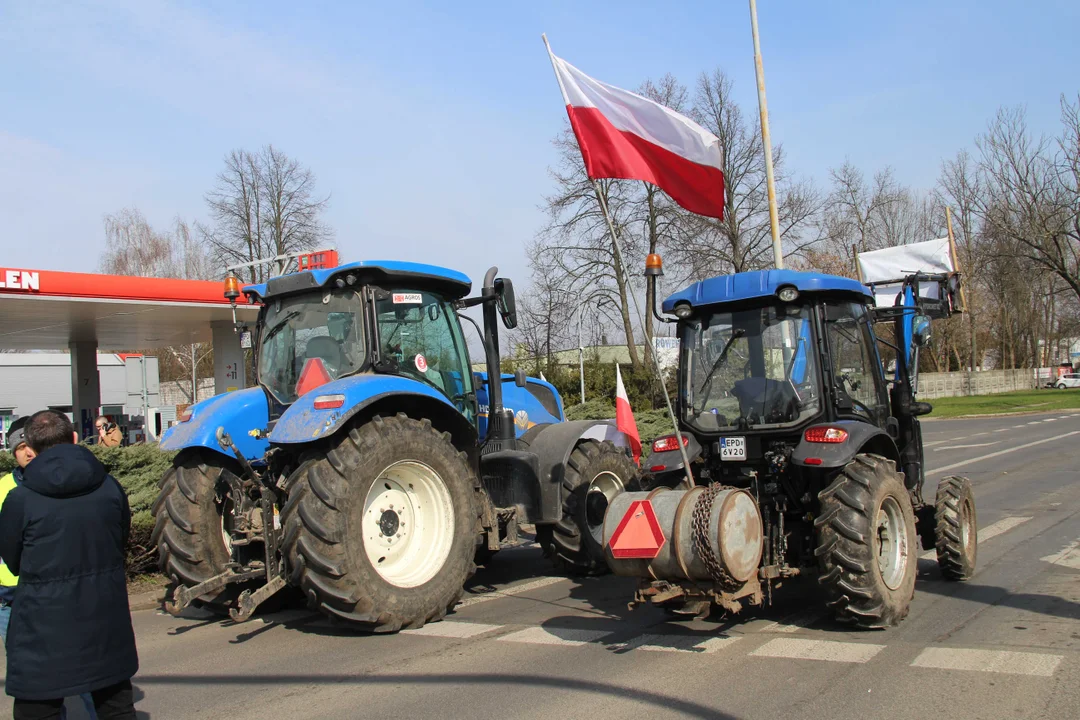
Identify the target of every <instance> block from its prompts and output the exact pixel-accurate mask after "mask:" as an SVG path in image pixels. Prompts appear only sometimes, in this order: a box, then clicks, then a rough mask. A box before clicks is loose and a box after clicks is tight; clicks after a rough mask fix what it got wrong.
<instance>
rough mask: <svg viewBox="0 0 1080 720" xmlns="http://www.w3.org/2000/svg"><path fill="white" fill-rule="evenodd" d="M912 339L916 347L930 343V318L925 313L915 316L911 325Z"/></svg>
mask: <svg viewBox="0 0 1080 720" xmlns="http://www.w3.org/2000/svg"><path fill="white" fill-rule="evenodd" d="M911 341H912V342H913V343H914V344H915V346H916V347H925V346H927V345H929V344H930V318H928V317H927V316H925V315H916V316H915V318H914V319H913V321H912V327H911Z"/></svg>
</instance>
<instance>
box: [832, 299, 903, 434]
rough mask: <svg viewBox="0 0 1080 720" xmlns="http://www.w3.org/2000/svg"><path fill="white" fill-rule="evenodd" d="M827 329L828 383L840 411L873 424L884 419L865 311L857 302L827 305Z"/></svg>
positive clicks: (880, 385)
mask: <svg viewBox="0 0 1080 720" xmlns="http://www.w3.org/2000/svg"><path fill="white" fill-rule="evenodd" d="M826 326H827V329H828V337H829V352H830V354H831V356H832V368H831V375H830V377H829V378H828V380H829V382H831V384H832V385H833V388H834V390H835V394H836V402H837V410H838V411H839V413H840V414H841V415H854V416H856V417H860V418H863V419H865V420H868V421H870V422H877V421H879V420H881V419H883V418H884V414H886V413H887V407H888V406H887V400H886V395H885V388H884V384H883V383H882V381H881V373H882V371H881V368H880V367H879V365H880V360H879V358H878V354H877V350H876V348H875V347H874V344H873V338H872V336H871V333H870V326H869V319H868V316H867V314H866V308H864V307H863V306H862V305H860V304H858V303H839V304H835V305H834V304H830V305H827V306H826Z"/></svg>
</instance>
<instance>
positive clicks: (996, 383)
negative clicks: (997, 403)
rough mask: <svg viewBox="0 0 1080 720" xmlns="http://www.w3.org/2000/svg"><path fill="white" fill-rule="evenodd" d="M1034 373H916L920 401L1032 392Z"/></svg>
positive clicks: (1013, 371) (1025, 371) (1012, 371)
mask: <svg viewBox="0 0 1080 720" xmlns="http://www.w3.org/2000/svg"><path fill="white" fill-rule="evenodd" d="M1034 389H1035V372H1034V371H1033V370H1032V369H1030V368H1028V369H1021V370H986V371H983V372H976V373H971V372H948V373H919V393H918V397H919V399H920V400H933V399H934V398H940V397H957V396H961V395H990V394H992V393H1002V392H1010V391H1013V390H1034Z"/></svg>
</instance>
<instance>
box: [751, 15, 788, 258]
mask: <svg viewBox="0 0 1080 720" xmlns="http://www.w3.org/2000/svg"><path fill="white" fill-rule="evenodd" d="M750 29H751V30H752V31H753V34H754V70H755V71H756V73H757V99H758V110H759V112H760V113H761V143H762V146H763V149H764V151H765V184H766V186H767V187H768V191H769V228H770V229H771V230H772V249H773V264H775V265H776V269H777V270H780V269H781V268H783V267H784V251H783V249H782V248H781V247H780V220H779V218H778V217H777V213H776V186H775V184H774V183H773V165H772V141H771V140H770V139H769V106H768V104H766V102H765V68H764V66H763V65H762V64H761V42H760V41H759V40H758V26H757V3H756V2H755V0H750Z"/></svg>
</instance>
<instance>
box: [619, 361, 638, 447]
mask: <svg viewBox="0 0 1080 720" xmlns="http://www.w3.org/2000/svg"><path fill="white" fill-rule="evenodd" d="M615 427H617V428H618V429H619V430H622V431H623V432H624V433H626V436H627V437H628V438H630V450H631V451H632V452H633V453H634V462H638V460H639V459H640V458H641V435H639V434H638V429H637V421H636V420H634V411H633V410H632V409H630V398H629V397H627V395H626V388H625V387H624V386H623V382H622V371H621V370H619V365H618V363H616V364H615Z"/></svg>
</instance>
